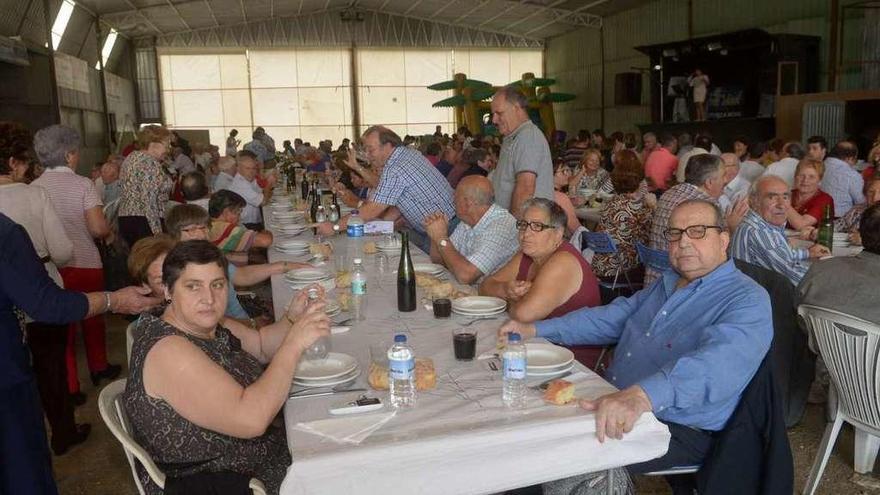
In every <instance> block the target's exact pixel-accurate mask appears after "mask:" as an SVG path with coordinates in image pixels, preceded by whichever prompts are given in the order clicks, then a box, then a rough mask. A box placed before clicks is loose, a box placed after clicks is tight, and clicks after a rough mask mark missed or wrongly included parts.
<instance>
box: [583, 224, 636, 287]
mask: <svg viewBox="0 0 880 495" xmlns="http://www.w3.org/2000/svg"><path fill="white" fill-rule="evenodd" d="M581 246H582V247H587V248H590V249H592V250H593V252H594V253H596V254H610V255H613V256H615V257H617V256H618V255H619V254H620V251H618V249H617V244H615V243H614V239H613V238H612V237H611V235H609V234H608V233H607V232H583V233H581ZM581 250H582V251H583V249H581ZM621 266H622V264H621V263H620V259H619V258H618V263H617V271H615V272H614V281H613V282H611V283H608V282H604V281H602V280H599V285H601V286H602V287H605V288H606V289H610V290H615V289H617V288H618V287H620V288H627V289H630V290H632V289H637V288H638V287H639V284H637V283H633V282H632V281H631V280H630V279H629V275H628V274H627V272H625V271H624V272H623V278H625V279H626V284H620V285H618V284H617V281H618V279H619V278H620V272H621Z"/></svg>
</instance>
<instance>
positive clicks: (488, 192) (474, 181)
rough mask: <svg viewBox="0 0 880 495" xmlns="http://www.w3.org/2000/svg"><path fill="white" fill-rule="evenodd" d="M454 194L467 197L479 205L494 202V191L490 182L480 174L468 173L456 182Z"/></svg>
mask: <svg viewBox="0 0 880 495" xmlns="http://www.w3.org/2000/svg"><path fill="white" fill-rule="evenodd" d="M455 196H456V197H458V196H461V198H462V199H469V200H471V201H472V202H473V203H475V204H478V205H480V206H489V205H491V204H492V203H494V202H495V191H494V190H493V189H492V182H491V181H490V180H489V179H487V178H485V177H483V176H482V175H469V176H467V177H465V178H463V179H461V181H459V183H458V187H457V188H455Z"/></svg>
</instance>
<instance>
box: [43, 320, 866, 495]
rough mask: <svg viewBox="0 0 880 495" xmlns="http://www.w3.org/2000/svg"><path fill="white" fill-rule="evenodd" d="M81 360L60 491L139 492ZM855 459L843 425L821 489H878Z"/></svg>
mask: <svg viewBox="0 0 880 495" xmlns="http://www.w3.org/2000/svg"><path fill="white" fill-rule="evenodd" d="M126 324H127V322H125V321H124V320H123V319H121V318H119V317H116V316H113V317H111V318H110V319H109V320H108V332H107V333H108V335H107V342H108V348H109V360H110V362H112V363H118V364H121V365H123V366H125V365H126V364H127V361H126V358H125V327H126ZM80 346H81V343H80ZM79 363H80V370H81V371H80V379H81V382H82V384H83V387H84V388H83V391H84V392H86V393H87V394H88V397H89V400H88V402H86V404H85V405H83V406H81V407H79V408H77V410H76V414H77V421H78V422H88V423H91V424H92V434H91V435H90V436H89V438H88V440H87V441H86V442H85V443H83V444H82V445H79V446H77V447H75V448H73V449H71V450H70V451H68V453H67V454H65V455H64V456H61V457H55V458H54V466H55V477H56V480H57V482H58V489H59V491H60V492H61V494H62V495H105V494H106V495H137V493H138V492H137V488H136V487H135V484H134V482H133V481H132V477H131V471H130V470H129V467H128V462H127V461H126V459H125V455H124V453H123V451H122V447H121V446H120V444H119V443H118V442H117V441H116V439H115V438H114V437H113V435H111V434H110V431H109V430H108V429H107V428H106V427H105V426H104V423H103V422H102V421H101V417H100V415H99V414H98V407H97V401H96V399H97V395H98V391H96V390H95V389H94V387H93V386H92V384H91V382H90V381H89V380H88V372H87V371H86V369H85V357H84V356H83V354H82V349H81V348H80V358H79ZM125 374H126V373H125V372H123V375H125ZM82 377H85V380H83V379H82ZM824 429H825V423H824V415H823V411H822V408H821V407H820V406H814V405H811V406H809V407H808V409H807V413H806V415H805V417H804V419H803V420H802V421H801V423H800V424H799V425H798V426H797V427H795V428H793V429H792V430H791V431H790V432H789V439H790V441H791V449H792V453H793V455H794V467H795V489H796V493H800V491H801V490H802V489H803V487H804V483H805V481H806V478H807V474H808V471H809V469H810V466H811V465H812V462H813V458H814V456H815V455H816V449H817V448H818V446H819V441H820V440H821V438H822V434H823V432H824ZM852 461H853V430H852V428H851V427H844V430H843V432H842V433H841V435H840V437H839V439H838V441H837V445H836V448H835V450H834V453H833V454H832V456H831V459H830V460H829V461H828V467H827V468H826V469H825V474H824V476H823V477H822V480H821V483H820V484H819V490H818V492H817V493H819V494H835V495H840V494H853V495H855V494H880V471H878V470H877V469H876V467H875V470H874V473H873V474H871V475H865V476H863V475H856V474H855V473H854V472H853V470H852ZM636 486H637V489H638V493H640V494H658V495H659V494H667V493H670V491H669V489H668V488H667V486H666V483H665V482H664V481H663V480H662V479H660V478H645V477H641V478H638V479H637V480H636Z"/></svg>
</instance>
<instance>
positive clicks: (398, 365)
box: [388, 358, 416, 380]
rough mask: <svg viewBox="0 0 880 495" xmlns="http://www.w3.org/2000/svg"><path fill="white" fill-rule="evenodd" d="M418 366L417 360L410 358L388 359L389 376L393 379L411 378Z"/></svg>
mask: <svg viewBox="0 0 880 495" xmlns="http://www.w3.org/2000/svg"><path fill="white" fill-rule="evenodd" d="M415 367H416V360H415V359H413V358H410V359H399V360H396V359H391V360H389V361H388V376H389V378H391V379H392V380H409V379H411V378H412V376H413V371H414V370H415Z"/></svg>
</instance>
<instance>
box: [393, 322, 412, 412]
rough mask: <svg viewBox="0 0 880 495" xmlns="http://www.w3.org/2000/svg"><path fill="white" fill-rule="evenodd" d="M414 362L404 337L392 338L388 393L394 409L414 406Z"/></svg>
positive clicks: (396, 336)
mask: <svg viewBox="0 0 880 495" xmlns="http://www.w3.org/2000/svg"><path fill="white" fill-rule="evenodd" d="M415 375H416V360H415V357H414V356H413V350H412V348H411V347H410V346H408V345H407V344H406V335H403V334H398V335H395V336H394V345H393V346H391V349H388V392H389V399H390V401H391V405H392V406H394V407H398V408H401V407H413V406H415V405H416V384H415V381H416V376H415Z"/></svg>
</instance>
